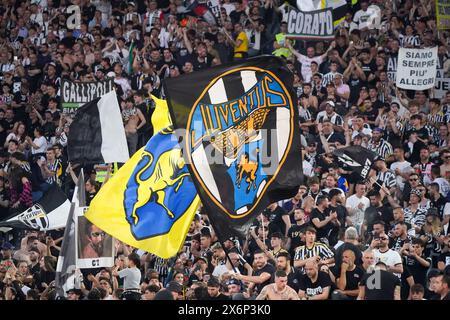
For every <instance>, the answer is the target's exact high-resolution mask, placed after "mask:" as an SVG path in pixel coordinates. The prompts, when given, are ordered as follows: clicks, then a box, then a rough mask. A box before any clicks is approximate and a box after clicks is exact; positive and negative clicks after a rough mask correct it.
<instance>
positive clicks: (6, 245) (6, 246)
mask: <svg viewBox="0 0 450 320" xmlns="http://www.w3.org/2000/svg"><path fill="white" fill-rule="evenodd" d="M13 249H14V246H13V245H12V244H11V243H9V242H3V244H2V250H13Z"/></svg>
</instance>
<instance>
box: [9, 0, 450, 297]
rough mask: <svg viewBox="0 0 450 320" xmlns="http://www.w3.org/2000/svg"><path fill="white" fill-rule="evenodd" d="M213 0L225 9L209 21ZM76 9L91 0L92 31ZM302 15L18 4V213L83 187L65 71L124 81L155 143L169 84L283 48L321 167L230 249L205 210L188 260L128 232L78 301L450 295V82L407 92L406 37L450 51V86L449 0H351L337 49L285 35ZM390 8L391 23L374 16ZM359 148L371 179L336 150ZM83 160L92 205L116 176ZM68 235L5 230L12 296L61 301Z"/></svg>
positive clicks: (307, 146) (274, 0) (138, 138)
mask: <svg viewBox="0 0 450 320" xmlns="http://www.w3.org/2000/svg"><path fill="white" fill-rule="evenodd" d="M199 3H200V4H203V3H204V4H205V5H206V6H207V7H208V8H209V11H207V13H206V14H205V15H203V16H200V15H199V14H195V13H194V12H197V11H196V10H193V8H194V6H195V5H198V4H199ZM71 4H74V5H77V6H78V8H81V10H80V12H81V21H80V23H79V24H78V25H77V23H76V19H73V15H72V14H73V12H74V11H70V10H68V7H69V5H71ZM285 8H286V6H285V5H284V4H283V2H282V1H278V0H253V1H246V0H238V1H234V0H215V1H214V0H212V1H198V2H195V3H191V2H190V1H188V0H187V1H183V0H158V1H152V0H150V1H145V0H135V1H117V0H111V1H106V0H91V1H85V0H77V1H65V0H40V1H39V0H31V1H30V0H27V1H21V0H5V1H2V3H1V5H0V83H1V92H0V219H1V220H4V219H5V218H6V217H8V216H10V215H12V214H15V213H17V212H23V211H25V210H26V209H27V208H29V207H31V206H32V204H33V203H34V202H36V201H37V200H39V199H40V198H41V197H42V196H43V194H44V193H45V192H46V191H47V190H48V189H49V188H50V187H51V186H52V185H54V184H57V185H59V186H60V187H61V188H62V189H63V190H64V191H65V192H66V193H67V196H68V197H69V196H71V193H72V192H73V188H74V182H73V177H75V176H76V174H78V172H79V170H80V165H79V164H76V163H68V161H67V154H66V147H67V135H68V134H69V131H70V123H71V115H70V114H66V113H63V112H62V106H61V98H60V84H61V79H62V78H69V79H71V80H72V81H80V82H89V81H100V80H103V79H106V78H114V83H115V86H116V90H117V91H118V93H119V96H120V105H121V108H122V115H123V120H124V126H125V130H126V134H127V142H128V145H129V150H130V152H131V153H133V152H134V151H135V150H137V149H138V148H139V147H141V146H143V145H144V144H145V143H146V141H147V140H148V138H149V137H150V136H151V135H152V127H151V121H150V118H151V115H152V112H153V110H154V102H153V100H152V98H151V95H154V96H156V97H159V98H165V94H164V90H163V87H162V81H163V80H164V79H166V78H173V77H178V76H180V75H182V74H188V73H191V72H196V71H198V70H203V69H205V68H209V67H212V66H215V65H219V64H224V63H228V62H231V61H236V60H240V59H246V58H247V57H252V56H256V55H260V54H273V55H276V56H280V57H282V58H283V59H285V60H286V63H287V66H288V68H289V69H290V70H291V71H292V72H293V74H294V87H295V89H296V94H297V105H298V111H299V115H300V128H301V132H302V137H301V139H302V150H301V151H300V150H299V152H301V153H302V158H303V171H304V174H305V181H304V183H303V184H302V185H301V186H300V188H299V190H298V193H297V195H296V196H295V197H294V198H292V199H287V200H285V201H280V203H273V204H271V205H270V206H269V207H268V208H267V209H266V210H265V211H264V212H262V213H261V215H259V216H258V218H257V219H256V220H255V221H254V224H253V227H252V228H250V230H249V233H248V235H247V237H246V238H243V239H240V238H230V239H228V240H227V241H225V242H224V243H223V244H221V243H220V242H218V239H217V237H216V235H215V233H214V229H213V227H212V226H211V225H210V223H209V220H208V217H207V215H206V214H204V212H203V210H201V209H200V210H199V213H198V214H196V216H195V218H194V221H193V222H192V224H191V227H190V229H189V232H188V235H187V238H186V242H185V245H184V247H183V248H182V250H180V252H179V254H178V255H177V256H175V257H173V258H171V259H161V258H159V257H156V256H154V255H152V254H148V253H143V252H140V251H138V250H137V249H136V248H132V247H130V246H128V245H126V244H123V243H120V242H118V241H117V242H116V246H115V248H116V257H115V266H114V267H113V268H101V269H91V270H83V273H82V274H83V281H82V285H81V287H80V288H79V289H71V290H69V291H68V292H67V299H69V300H77V299H89V300H120V299H143V300H152V299H188V300H194V299H197V300H203V299H235V300H244V299H261V300H263V299H269V300H275V299H291V300H297V299H303V300H305V299H310V300H327V299H338V300H356V299H413V300H422V299H436V300H442V299H444V300H448V299H449V298H450V267H449V265H450V237H449V228H448V227H449V220H450V192H449V191H450V135H449V131H450V125H449V122H450V121H449V120H450V91H448V92H446V93H444V94H443V95H442V96H437V95H436V94H437V93H436V90H435V89H431V90H426V91H412V90H409V91H404V90H399V89H398V88H396V86H395V75H396V67H397V64H398V61H397V55H398V50H399V48H400V47H410V48H411V47H415V48H428V47H433V46H438V57H439V61H440V66H441V67H442V69H443V72H444V73H445V75H446V77H447V80H446V81H447V82H448V81H449V80H448V78H449V69H450V59H449V57H450V37H449V34H448V32H447V33H446V32H444V31H442V30H441V31H439V30H438V28H437V22H436V12H435V5H434V1H431V0H420V1H413V0H389V1H381V0H372V1H368V0H360V1H349V3H348V9H347V14H346V16H345V18H344V20H342V21H341V22H340V24H339V25H338V27H337V28H336V32H335V38H334V40H332V41H303V40H299V39H292V38H286V36H285V35H286V33H287V23H286V18H285ZM373 12H380V17H379V18H380V19H381V23H380V24H379V25H377V26H373V25H371V24H369V23H368V21H369V18H370V16H371V14H372V13H373ZM208 14H210V15H212V16H213V17H215V18H214V19H213V20H216V21H217V23H213V22H212V20H211V17H210V16H208ZM74 21H75V22H74ZM71 23H75V29H74V28H72V27H71V26H70V24H71ZM130 48H131V49H130ZM348 145H361V146H363V147H365V148H368V149H370V150H373V151H375V152H376V153H377V154H378V155H379V158H378V159H377V161H376V162H375V164H374V166H373V168H372V170H371V172H370V174H369V178H368V179H367V180H364V181H361V180H360V179H359V178H358V176H357V175H355V174H352V173H349V172H345V171H343V170H342V169H341V168H339V167H338V166H337V164H336V163H334V162H333V158H332V157H331V152H332V151H333V150H334V149H335V148H340V147H343V146H348ZM84 169H85V170H86V172H89V173H90V174H89V176H88V177H87V181H86V192H87V201H88V202H89V201H90V200H92V198H93V197H94V196H95V194H96V193H97V192H98V190H99V189H100V188H101V185H102V183H104V181H105V176H107V174H106V173H107V172H109V171H111V170H112V169H111V166H108V165H105V164H98V165H96V166H93V167H85V168H84ZM63 233H64V230H54V231H49V232H46V233H45V232H36V231H19V230H4V229H2V231H1V232H0V237H1V239H0V240H1V243H2V245H1V253H0V299H5V300H25V299H27V300H52V299H55V295H56V294H55V293H56V291H55V283H54V279H55V269H56V263H57V257H58V255H59V251H60V249H61V241H62V236H63ZM96 235H97V236H102V234H101V233H97V234H96ZM225 252H229V259H228V258H227V256H226V254H225ZM374 277H375V278H376V279H377V281H378V280H379V281H378V282H377V281H375V282H377V283H379V284H380V286H378V287H377V286H375V287H374V286H373V285H371V284H372V282H373V281H374Z"/></svg>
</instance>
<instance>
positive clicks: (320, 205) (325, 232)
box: [310, 196, 338, 241]
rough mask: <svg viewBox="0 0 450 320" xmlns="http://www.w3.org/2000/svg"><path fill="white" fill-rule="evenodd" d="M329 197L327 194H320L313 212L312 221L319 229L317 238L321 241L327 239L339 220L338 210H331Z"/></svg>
mask: <svg viewBox="0 0 450 320" xmlns="http://www.w3.org/2000/svg"><path fill="white" fill-rule="evenodd" d="M328 207H329V203H328V198H327V197H326V196H319V197H317V200H316V208H314V209H313V210H312V212H311V217H310V219H311V222H312V224H313V226H314V227H315V228H316V229H317V239H319V241H326V239H328V236H329V235H330V232H331V231H332V230H333V228H334V227H335V225H336V224H337V223H338V222H337V218H338V215H337V212H335V211H333V212H330V210H329V208H328Z"/></svg>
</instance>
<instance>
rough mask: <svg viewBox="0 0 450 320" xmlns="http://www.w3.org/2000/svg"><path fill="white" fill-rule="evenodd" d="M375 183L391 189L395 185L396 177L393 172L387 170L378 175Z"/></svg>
mask: <svg viewBox="0 0 450 320" xmlns="http://www.w3.org/2000/svg"><path fill="white" fill-rule="evenodd" d="M377 181H380V182H381V183H380V184H384V185H385V187H386V188H392V187H395V185H396V184H397V176H396V175H395V172H394V171H392V170H389V169H388V170H386V171H385V172H379V173H378V175H377Z"/></svg>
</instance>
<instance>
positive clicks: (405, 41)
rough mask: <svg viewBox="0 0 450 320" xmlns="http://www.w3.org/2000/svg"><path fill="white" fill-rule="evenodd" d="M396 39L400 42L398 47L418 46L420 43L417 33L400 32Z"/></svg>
mask: <svg viewBox="0 0 450 320" xmlns="http://www.w3.org/2000/svg"><path fill="white" fill-rule="evenodd" d="M398 41H399V42H400V47H406V46H409V47H410V46H413V47H420V45H421V41H420V37H419V36H418V35H412V36H405V35H403V34H400V35H399V36H398Z"/></svg>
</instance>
